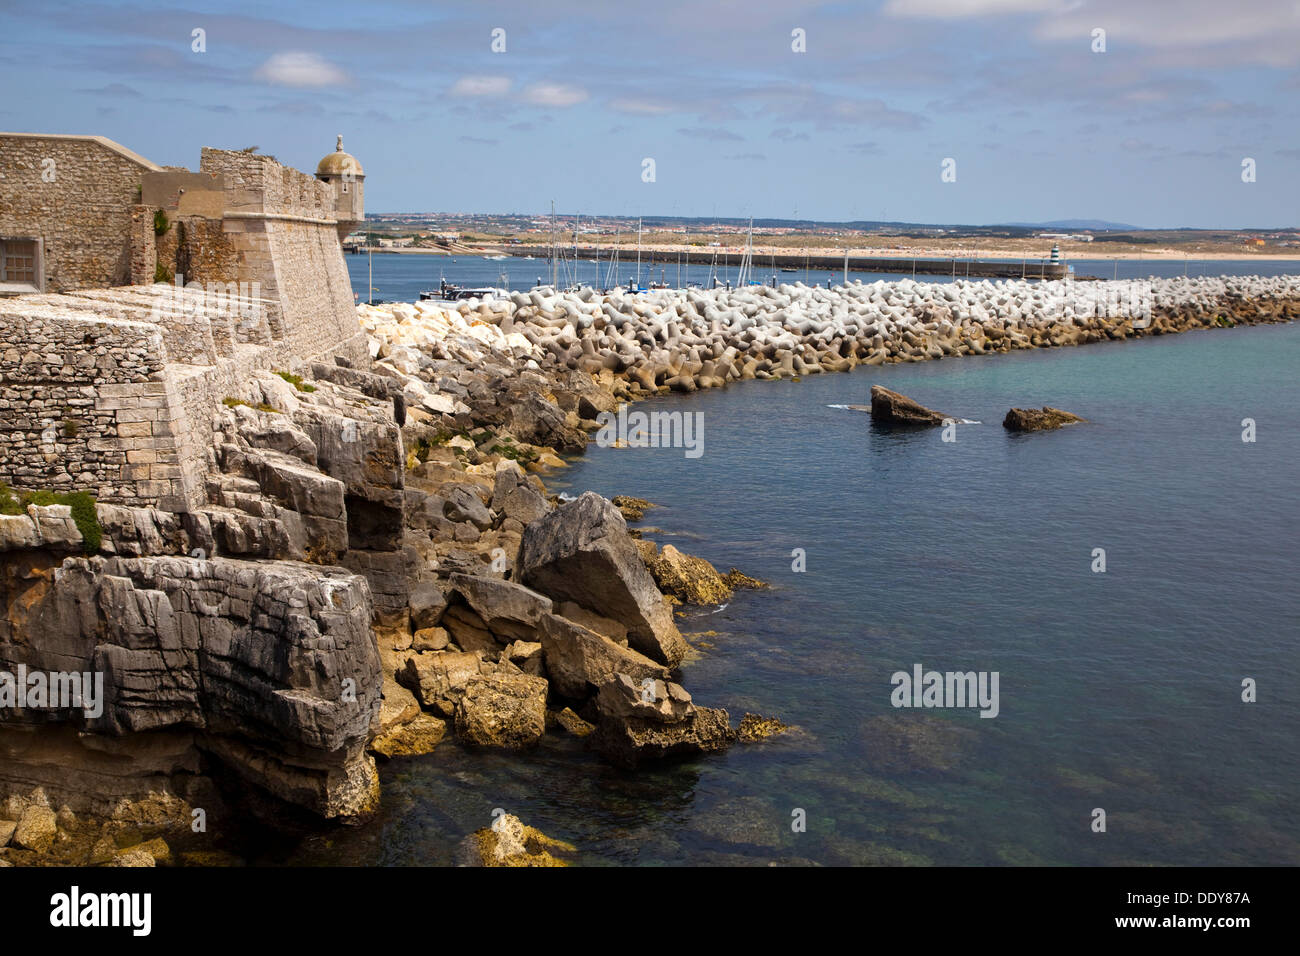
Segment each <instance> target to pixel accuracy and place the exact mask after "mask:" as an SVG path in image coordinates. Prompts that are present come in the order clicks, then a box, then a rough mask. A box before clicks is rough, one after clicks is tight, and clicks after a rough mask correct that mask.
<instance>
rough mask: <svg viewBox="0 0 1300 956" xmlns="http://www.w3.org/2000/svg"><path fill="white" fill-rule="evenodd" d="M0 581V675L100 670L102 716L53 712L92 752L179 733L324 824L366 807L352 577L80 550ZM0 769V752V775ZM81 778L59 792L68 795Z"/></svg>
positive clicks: (366, 609) (360, 591) (368, 695)
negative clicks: (38, 572)
mask: <svg viewBox="0 0 1300 956" xmlns="http://www.w3.org/2000/svg"><path fill="white" fill-rule="evenodd" d="M0 588H2V589H3V590H4V593H3V595H2V596H3V598H4V600H5V601H6V602H8V606H9V607H10V608H11V609H13V610H12V611H11V614H10V616H9V618H8V619H7V620H5V621H3V622H0V669H5V670H9V671H12V670H13V668H14V666H16V665H17V664H18V663H23V664H25V665H26V666H27V667H28V669H29V670H42V671H73V670H75V671H90V672H99V673H102V675H103V699H102V702H101V703H102V709H101V710H100V712H99V713H94V712H87V711H86V710H85V709H84V708H83V709H72V710H70V711H69V712H67V713H66V714H63V715H60V718H59V719H60V720H61V721H62V722H63V723H64V724H66V725H68V727H69V729H70V730H80V731H88V732H89V735H88V737H87V739H88V740H95V739H96V738H104V739H105V743H102V744H99V746H108V745H110V742H111V741H112V740H113V739H115V738H124V737H128V736H130V735H135V734H140V733H142V732H144V731H151V732H154V735H153V736H152V737H151V738H150V739H153V740H162V739H163V734H164V732H167V733H176V734H180V733H188V734H195V735H197V739H196V745H197V746H198V747H201V748H202V749H203V750H204V751H205V752H207V753H208V754H209V755H210V756H211V757H213V758H214V759H215V760H217V761H218V762H220V763H223V764H225V765H226V768H227V769H228V770H231V771H232V772H234V773H235V774H236V775H238V776H240V777H242V778H244V779H245V780H247V781H248V782H249V783H252V784H255V785H256V786H258V787H260V788H261V789H262V790H264V791H267V792H269V793H270V794H272V795H273V796H275V797H278V798H280V799H283V800H285V801H287V802H290V803H294V804H298V805H300V806H303V807H305V808H306V809H308V810H309V811H312V812H315V813H318V814H320V815H322V816H325V817H342V818H348V819H351V818H355V817H359V816H361V815H364V813H365V812H369V809H371V808H372V807H371V806H370V796H369V795H370V791H371V789H372V784H373V786H375V787H377V778H375V777H374V767H373V761H370V760H369V758H366V757H365V755H364V747H365V742H366V741H367V740H368V739H369V738H370V736H371V733H372V730H373V727H374V726H377V721H378V714H379V705H380V672H379V656H378V648H377V647H376V644H375V639H374V636H373V634H372V633H371V630H370V616H371V614H370V612H371V604H370V599H369V592H368V589H367V587H366V583H365V581H364V580H363V579H362V578H359V577H357V576H355V575H352V574H348V573H347V572H346V571H343V570H342V569H339V568H319V567H314V566H310V565H304V564H299V563H288V562H277V561H259V562H246V561H237V560H231V559H227V558H211V559H196V558H190V557H170V556H150V557H140V558H122V557H114V558H102V557H95V558H68V559H65V560H64V562H63V563H62V566H61V567H60V568H59V569H58V573H57V574H51V575H49V576H48V579H45V578H31V579H23V580H18V579H12V578H10V579H6V580H4V581H0ZM25 635H40V637H41V640H40V641H39V642H37V643H30V642H28V640H27V639H26V637H25ZM45 719H46V720H47V719H48V715H46V718H45ZM20 720H21V718H20ZM42 732H43V733H47V731H45V730H43V731H42ZM15 769H16V771H17V772H18V773H19V774H21V773H22V771H21V768H15ZM9 771H10V761H9V760H8V759H5V760H0V783H3V782H5V778H6V776H7V774H8V772H9ZM19 779H21V776H20V777H19ZM96 780H97V778H95V777H91V778H89V780H88V781H86V782H85V783H83V785H82V787H81V788H73V786H72V784H71V781H61V782H60V786H63V785H64V784H65V783H66V784H67V787H66V788H65V793H69V792H70V793H72V794H78V789H87V788H89V787H90V784H91V783H94V782H96ZM353 800H356V801H360V802H355V803H354V802H350V801H353Z"/></svg>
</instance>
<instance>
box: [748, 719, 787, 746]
mask: <svg viewBox="0 0 1300 956" xmlns="http://www.w3.org/2000/svg"><path fill="white" fill-rule="evenodd" d="M789 729H790V728H789V727H788V726H787V725H785V724H783V723H782V722H781V721H779V720H777V719H776V718H775V717H760V716H759V715H758V714H746V715H745V716H744V717H742V718H740V726H739V727H738V728H737V729H736V738H737V739H738V740H740V741H741V742H743V743H747V744H748V743H756V742H758V741H760V740H766V739H767V738H768V737H775V736H776V735H777V734H783V733H785V732H786V731H787V730H789Z"/></svg>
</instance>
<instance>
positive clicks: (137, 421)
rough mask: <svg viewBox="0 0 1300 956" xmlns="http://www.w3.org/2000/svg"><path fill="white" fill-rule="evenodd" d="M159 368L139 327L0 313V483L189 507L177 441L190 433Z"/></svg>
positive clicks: (147, 331) (151, 332) (156, 353)
mask: <svg viewBox="0 0 1300 956" xmlns="http://www.w3.org/2000/svg"><path fill="white" fill-rule="evenodd" d="M11 301H22V300H11ZM166 366H167V353H166V348H165V346H164V345H163V340H162V335H161V333H160V332H159V330H158V328H157V327H155V326H151V325H148V324H146V323H137V322H121V321H117V320H114V319H101V318H80V317H76V316H69V315H67V314H66V313H60V312H57V311H56V310H54V309H51V308H49V307H46V306H42V305H40V304H38V303H28V304H27V305H26V306H24V307H23V308H22V311H21V313H20V314H16V313H15V312H14V311H0V462H2V463H3V466H2V468H3V473H2V474H0V480H3V481H5V482H6V483H8V484H10V485H13V486H16V487H19V488H26V489H50V490H55V491H71V490H83V491H89V492H90V493H91V494H93V495H95V496H96V497H97V498H99V499H100V500H103V501H111V502H121V503H127V504H149V503H154V502H158V503H160V504H163V505H164V506H166V507H170V508H172V509H173V510H185V508H186V507H188V506H189V505H190V504H193V503H196V502H197V501H198V500H199V499H198V498H197V492H196V489H194V488H193V487H189V486H188V484H189V482H187V480H186V476H185V469H184V468H182V461H181V456H180V451H179V449H178V443H177V437H176V436H177V435H182V434H186V433H188V431H189V426H188V422H187V421H186V420H185V418H184V413H183V411H182V407H181V402H180V398H179V396H178V394H177V392H176V389H175V386H174V385H173V384H172V383H171V382H170V381H169V379H168V376H167V374H166V371H165V369H166ZM190 471H191V474H193V473H194V472H193V468H192V466H191V469H190ZM191 480H192V479H191Z"/></svg>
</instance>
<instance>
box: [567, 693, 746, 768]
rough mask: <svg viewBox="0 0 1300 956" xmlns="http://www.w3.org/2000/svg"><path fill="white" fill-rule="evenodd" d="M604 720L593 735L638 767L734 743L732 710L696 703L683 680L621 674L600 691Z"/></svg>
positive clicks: (616, 758) (614, 755) (600, 745)
mask: <svg viewBox="0 0 1300 956" xmlns="http://www.w3.org/2000/svg"><path fill="white" fill-rule="evenodd" d="M596 708H597V710H598V711H599V713H600V720H599V722H598V723H597V725H596V730H595V733H593V734H592V735H591V739H592V742H593V743H594V744H595V746H596V748H597V749H598V750H599V751H600V752H601V753H602V754H603V755H604V756H605V757H606V758H608V759H609V760H611V761H613V762H615V763H618V764H622V765H624V766H629V767H631V766H635V765H636V764H637V763H639V762H641V761H642V760H646V759H661V758H664V757H680V756H696V755H699V754H704V753H715V752H717V751H720V750H725V749H727V748H728V747H730V746H731V744H732V743H733V742H734V741H735V739H736V733H735V731H733V730H732V729H731V721H730V718H729V717H728V715H727V712H726V711H725V710H722V709H718V708H711V707H696V706H695V704H694V703H693V702H692V701H691V695H690V694H688V693H687V692H686V690H685V689H683V688H682V687H680V686H679V685H677V684H672V683H667V682H665V681H651V680H648V679H643V680H634V679H633V678H632V677H630V676H628V675H627V674H617V675H615V677H614V679H613V680H612V681H610V682H609V683H607V684H605V685H604V686H603V687H601V688H600V692H599V693H598V694H597V695H596Z"/></svg>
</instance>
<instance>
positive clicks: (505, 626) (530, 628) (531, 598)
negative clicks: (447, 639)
mask: <svg viewBox="0 0 1300 956" xmlns="http://www.w3.org/2000/svg"><path fill="white" fill-rule="evenodd" d="M448 583H449V584H450V585H451V588H452V589H453V590H454V591H455V592H456V593H457V594H459V595H460V596H461V597H462V598H463V599H464V601H465V603H466V604H467V605H469V607H471V608H473V609H474V611H475V612H476V613H477V614H478V616H479V617H480V618H482V619H483V623H484V624H486V625H487V629H488V630H489V631H491V632H492V633H493V634H494V635H496V636H497V638H498V639H500V640H501V641H502V642H503V643H505V642H508V641H511V640H525V641H530V640H534V639H535V638H534V634H535V633H536V630H537V622H538V621H539V620H541V618H542V617H543V616H544V615H547V614H550V613H551V599H550V598H548V597H546V596H545V595H542V594H538V593H537V592H536V591H533V590H530V589H529V588H526V587H524V586H523V585H522V584H515V583H514V582H513V581H503V580H501V579H500V578H488V577H478V576H473V575H468V574H459V573H457V574H453V575H452V576H451V578H450V580H449V582H448ZM462 646H464V645H462Z"/></svg>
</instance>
